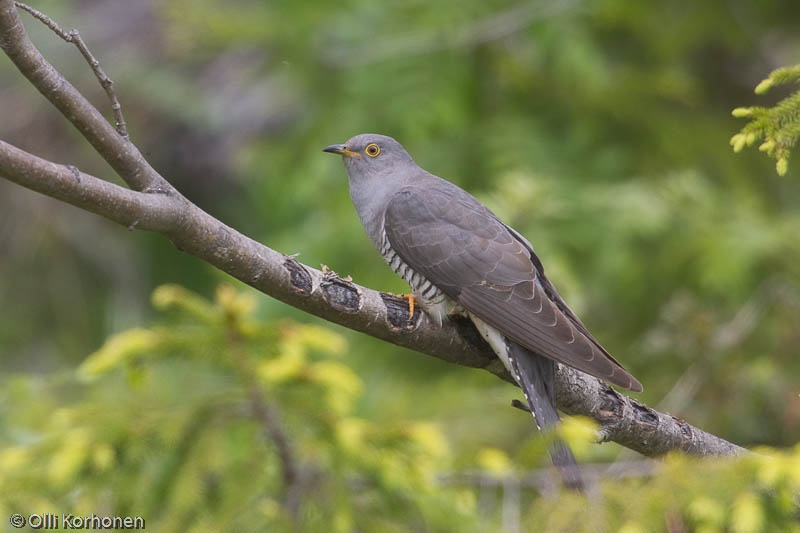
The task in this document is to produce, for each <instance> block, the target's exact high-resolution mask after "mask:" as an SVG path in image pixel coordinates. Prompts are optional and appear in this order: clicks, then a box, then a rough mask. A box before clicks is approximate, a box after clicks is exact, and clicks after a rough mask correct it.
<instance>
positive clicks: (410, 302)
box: [399, 293, 417, 320]
mask: <svg viewBox="0 0 800 533" xmlns="http://www.w3.org/2000/svg"><path fill="white" fill-rule="evenodd" d="M399 296H400V298H404V299H406V300H408V319H409V320H411V319H412V318H414V303H415V302H416V301H417V300H416V298H414V295H413V294H410V293H409V294H401V295H399Z"/></svg>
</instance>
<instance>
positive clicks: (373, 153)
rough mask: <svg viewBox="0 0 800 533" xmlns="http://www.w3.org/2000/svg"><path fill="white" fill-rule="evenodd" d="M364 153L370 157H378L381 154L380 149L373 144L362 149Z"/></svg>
mask: <svg viewBox="0 0 800 533" xmlns="http://www.w3.org/2000/svg"><path fill="white" fill-rule="evenodd" d="M364 152H366V154H367V155H368V156H370V157H378V154H380V153H381V147H380V146H378V145H377V144H375V143H370V144H368V145H367V147H366V148H364Z"/></svg>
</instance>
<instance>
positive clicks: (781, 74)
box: [731, 65, 800, 176]
mask: <svg viewBox="0 0 800 533" xmlns="http://www.w3.org/2000/svg"><path fill="white" fill-rule="evenodd" d="M788 83H800V65H795V66H793V67H782V68H779V69H776V70H774V71H772V72H771V73H770V75H769V76H768V77H767V78H766V79H765V80H762V81H761V83H759V84H758V85H757V86H756V88H755V93H756V94H765V93H766V92H767V91H769V90H770V89H771V88H773V87H775V86H776V85H784V84H788ZM732 115H733V116H734V117H737V118H749V119H750V122H748V123H747V124H745V126H744V127H743V128H742V129H741V131H740V132H739V133H737V134H736V135H734V136H733V137H731V146H732V147H733V151H734V152H737V153H738V152H741V151H742V149H743V148H744V147H745V146H752V145H753V144H755V143H756V142H758V141H763V142H761V144H760V145H759V147H758V149H759V150H760V151H762V152H766V154H767V155H768V156H769V157H771V158H773V159H775V161H776V163H775V168H776V170H777V172H778V174H779V175H781V176H783V175H785V174H786V171H787V170H788V168H789V155H790V154H791V151H792V148H794V145H795V144H796V143H797V140H798V139H800V90H798V91H795V92H793V93H792V94H790V95H789V96H787V97H786V98H784V99H783V100H781V101H780V102H778V103H777V104H775V106H773V107H761V106H752V107H737V108H736V109H734V110H733V112H732Z"/></svg>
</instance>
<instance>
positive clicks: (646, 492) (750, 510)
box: [524, 448, 800, 533]
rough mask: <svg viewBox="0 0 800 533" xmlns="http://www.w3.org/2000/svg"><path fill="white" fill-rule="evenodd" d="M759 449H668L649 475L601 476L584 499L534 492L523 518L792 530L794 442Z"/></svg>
mask: <svg viewBox="0 0 800 533" xmlns="http://www.w3.org/2000/svg"><path fill="white" fill-rule="evenodd" d="M759 452H760V453H761V454H762V455H759V454H753V455H748V456H746V457H742V458H738V459H716V460H714V459H698V458H689V457H686V456H683V455H677V454H676V455H671V456H669V457H667V458H666V459H665V460H664V462H663V464H660V465H658V466H657V467H656V469H655V472H654V473H653V475H652V477H650V476H647V477H637V476H632V477H630V478H628V479H625V478H624V477H623V478H621V479H614V480H611V479H607V480H605V481H602V482H601V483H600V487H599V490H598V494H597V496H596V499H594V500H592V501H590V502H587V501H586V500H585V499H583V498H579V497H571V496H570V495H562V497H561V498H559V500H558V502H557V504H556V503H555V502H553V501H548V500H547V499H546V498H542V499H540V500H538V501H536V502H535V503H534V505H533V506H532V507H531V508H530V509H529V511H528V513H527V514H526V516H525V517H524V521H525V523H527V524H529V525H530V527H534V524H536V526H535V529H536V530H539V531H574V532H587V533H588V532H591V531H620V532H625V533H638V532H642V533H645V532H650V531H696V532H698V533H700V532H703V533H706V532H707V533H712V532H722V531H727V532H758V531H786V532H789V531H792V532H797V531H800V523H798V521H797V519H798V516H800V506H798V502H797V493H798V490H800V449H798V448H795V449H794V450H790V451H787V452H780V451H777V450H768V449H762V450H759ZM556 505H557V509H558V511H557V512H554V506H556Z"/></svg>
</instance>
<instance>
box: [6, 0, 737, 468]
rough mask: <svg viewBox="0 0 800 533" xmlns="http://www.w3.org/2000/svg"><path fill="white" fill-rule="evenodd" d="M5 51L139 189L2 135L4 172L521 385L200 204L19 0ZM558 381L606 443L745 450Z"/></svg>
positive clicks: (655, 449)
mask: <svg viewBox="0 0 800 533" xmlns="http://www.w3.org/2000/svg"><path fill="white" fill-rule="evenodd" d="M0 48H2V49H3V50H4V51H5V53H6V55H8V57H9V58H10V59H11V60H12V61H13V62H14V64H15V65H16V66H17V68H19V70H20V72H22V74H23V75H24V76H25V77H26V78H27V79H28V80H29V81H30V82H31V84H33V85H34V87H36V88H37V89H38V90H39V91H40V92H41V93H42V94H43V95H44V96H45V97H46V98H47V99H48V100H50V102H51V103H53V105H55V106H56V108H57V109H58V110H59V111H60V112H61V114H62V115H64V116H65V117H66V118H67V119H68V120H70V122H72V124H73V125H74V126H75V127H76V128H77V129H78V131H80V132H81V134H82V135H83V136H84V137H85V138H86V139H87V140H88V141H89V142H90V143H91V144H92V146H94V148H95V150H96V151H97V152H98V154H100V156H101V157H103V158H104V159H105V160H106V161H108V162H109V164H111V166H112V168H113V169H114V170H115V171H116V172H117V173H118V174H119V175H120V177H121V178H122V179H123V180H125V182H126V183H127V184H128V185H129V186H130V187H131V188H132V189H133V190H129V189H126V188H124V187H120V186H117V185H114V184H111V183H109V182H107V181H105V180H103V179H100V178H97V177H95V176H91V175H88V174H85V173H83V172H80V171H79V170H78V169H77V168H75V167H72V166H64V165H59V164H56V163H53V162H50V161H46V160H44V159H41V158H39V157H37V156H35V155H33V154H30V153H27V152H25V151H23V150H21V149H19V148H16V147H14V146H12V145H10V144H8V143H5V142H2V141H0V177H3V178H5V179H8V180H10V181H13V182H15V183H17V184H19V185H21V186H23V187H27V188H29V189H31V190H34V191H38V192H40V193H42V194H45V195H47V196H50V197H52V198H56V199H58V200H62V201H64V202H67V203H70V204H72V205H74V206H76V207H79V208H81V209H84V210H87V211H90V212H92V213H96V214H98V215H101V216H103V217H105V218H107V219H109V220H112V221H114V222H116V223H118V224H122V225H123V226H126V227H128V228H129V229H131V230H133V229H144V230H148V231H153V232H156V233H160V234H162V235H164V236H166V237H167V238H168V239H170V240H171V241H172V243H173V244H174V245H175V246H176V247H177V248H178V249H180V250H183V251H185V252H187V253H189V254H191V255H194V256H196V257H198V258H200V259H203V260H204V261H207V262H208V263H210V264H212V265H214V266H215V267H217V268H219V269H220V270H223V271H224V272H227V273H228V274H230V275H231V276H233V277H235V278H237V279H239V280H241V281H243V282H244V283H247V284H248V285H250V286H252V287H254V288H256V289H258V290H260V291H262V292H264V293H265V294H268V295H270V296H272V297H273V298H276V299H278V300H280V301H282V302H285V303H286V304H288V305H291V306H293V307H296V308H298V309H301V310H303V311H306V312H308V313H310V314H313V315H315V316H318V317H321V318H323V319H325V320H328V321H330V322H333V323H335V324H339V325H341V326H344V327H347V328H350V329H353V330H356V331H360V332H362V333H366V334H367V335H371V336H373V337H376V338H379V339H383V340H385V341H388V342H391V343H393V344H396V345H398V346H404V347H406V348H410V349H412V350H415V351H418V352H421V353H425V354H428V355H432V356H434V357H438V358H440V359H443V360H445V361H448V362H451V363H455V364H459V365H464V366H469V367H474V368H483V369H485V370H487V371H488V372H491V373H493V374H495V375H497V376H499V377H500V378H502V379H505V380H506V381H509V382H512V383H513V380H511V378H510V376H509V375H508V373H507V372H506V370H505V368H504V367H503V365H502V363H500V361H499V360H498V359H497V357H496V356H495V355H494V353H493V352H492V351H491V349H490V348H489V346H488V345H487V344H486V343H485V342H484V341H483V339H482V338H481V336H480V335H479V334H478V333H477V331H476V330H475V328H474V327H473V326H472V324H471V323H470V322H469V321H468V320H465V319H457V318H454V319H453V320H451V321H449V322H446V323H445V324H444V325H442V326H441V327H439V326H438V325H436V324H434V323H432V322H431V321H430V320H428V318H427V316H426V315H424V314H421V313H420V312H419V311H418V312H416V313H415V314H414V316H413V317H409V316H408V312H407V308H406V304H405V301H404V300H401V299H399V298H397V297H395V296H392V295H389V294H386V293H380V292H378V291H375V290H372V289H369V288H367V287H362V286H359V285H356V284H355V283H353V282H352V281H351V280H350V279H349V278H345V279H343V278H341V277H339V276H338V275H336V273H335V272H331V271H329V270H327V269H324V271H319V270H316V269H314V268H311V267H309V266H306V265H303V264H301V263H299V262H298V261H296V260H295V259H294V257H293V256H287V255H284V254H281V253H279V252H276V251H275V250H272V249H270V248H268V247H266V246H264V245H262V244H260V243H258V242H256V241H254V240H252V239H250V238H249V237H247V236H245V235H242V234H241V233H239V232H237V231H236V230H235V229H233V228H231V227H229V226H226V225H225V224H223V223H222V222H220V221H218V220H216V219H215V218H213V217H212V216H210V215H209V214H207V213H205V212H204V211H202V210H201V209H200V208H198V207H197V206H195V205H194V204H192V203H191V202H189V201H188V200H187V199H186V198H184V197H183V196H182V195H181V194H180V193H178V191H177V190H175V189H174V188H173V187H172V186H171V185H170V184H169V183H168V182H167V181H166V180H164V178H162V177H161V176H160V175H159V174H158V173H157V172H156V171H155V170H154V169H153V168H152V167H151V166H150V165H149V164H148V163H147V161H146V160H145V159H144V157H143V156H142V155H141V153H140V152H139V150H138V149H137V148H136V147H135V146H134V145H133V144H132V143H131V142H130V141H129V140H127V139H126V138H124V137H123V136H121V135H120V134H119V133H118V132H117V131H116V130H115V129H114V128H113V127H112V126H111V125H110V124H109V123H108V122H107V121H106V120H105V119H104V118H103V116H102V114H101V113H100V112H99V111H98V110H97V109H95V108H94V106H92V104H91V103H89V102H88V101H87V100H86V99H85V98H84V97H83V95H81V94H80V93H79V92H78V91H77V89H75V88H74V87H73V86H72V85H71V84H70V83H69V82H68V81H67V80H66V79H64V78H63V76H62V75H61V74H60V73H59V72H58V71H56V70H55V68H53V67H52V65H50V64H49V63H48V62H47V61H46V60H45V59H44V58H43V57H42V55H41V54H40V53H39V51H38V50H37V49H36V47H35V46H34V45H33V43H32V42H31V41H30V40H29V39H28V37H27V35H26V33H25V30H24V28H23V26H22V23H21V21H20V19H19V17H18V14H17V8H16V7H15V5H14V2H13V0H0ZM556 387H557V398H556V400H557V403H558V406H559V408H561V409H562V410H563V411H564V412H566V413H568V414H576V415H584V416H588V417H590V418H593V419H594V420H596V421H598V422H599V423H600V425H601V430H600V440H601V441H615V442H618V443H620V444H622V445H623V446H626V447H628V448H631V449H633V450H635V451H638V452H641V453H643V454H645V455H649V456H654V455H659V454H663V453H665V452H667V451H670V450H683V451H685V452H687V453H692V454H700V455H729V454H736V453H741V452H743V451H744V450H743V449H742V448H740V447H738V446H736V445H734V444H731V443H729V442H727V441H725V440H723V439H720V438H719V437H715V436H713V435H710V434H708V433H706V432H704V431H702V430H699V429H697V428H694V427H692V426H691V425H689V424H688V423H686V422H684V421H682V420H678V419H676V418H674V417H672V416H670V415H667V414H664V413H659V412H657V411H654V410H652V409H650V408H648V407H646V406H645V405H643V404H641V403H639V402H638V401H636V400H633V399H631V398H629V397H627V396H624V395H622V394H620V393H618V392H616V391H614V390H613V389H611V388H610V387H609V386H607V385H605V384H604V383H602V382H600V381H599V380H597V379H596V378H594V377H591V376H589V375H587V374H583V373H582V372H579V371H576V370H573V369H571V368H568V367H564V366H559V368H558V370H557V373H556Z"/></svg>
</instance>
